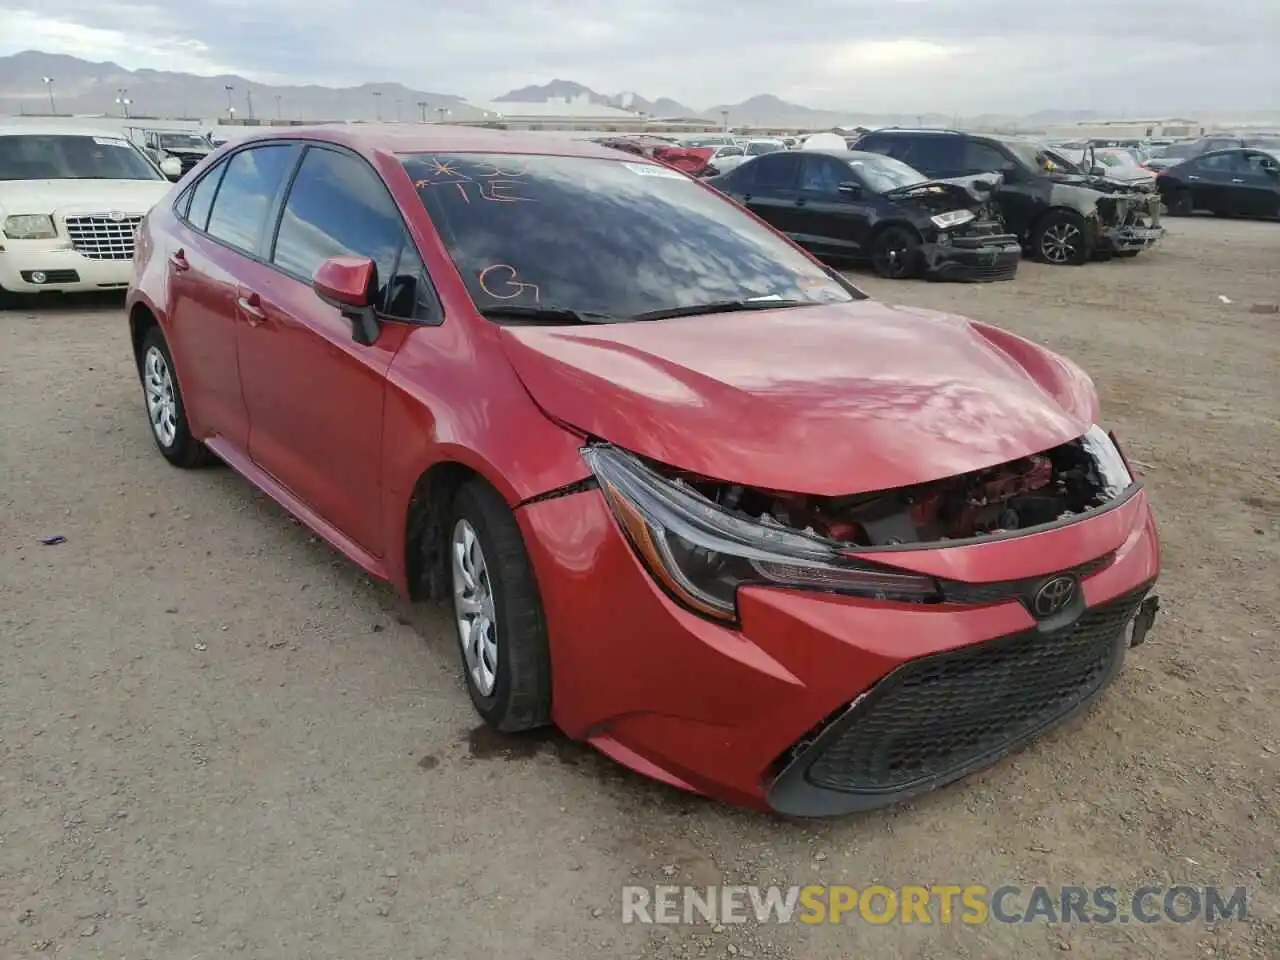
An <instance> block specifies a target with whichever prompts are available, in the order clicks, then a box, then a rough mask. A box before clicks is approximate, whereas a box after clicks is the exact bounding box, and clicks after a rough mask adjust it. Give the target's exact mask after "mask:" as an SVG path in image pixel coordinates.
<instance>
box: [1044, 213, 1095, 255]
mask: <svg viewBox="0 0 1280 960" xmlns="http://www.w3.org/2000/svg"><path fill="white" fill-rule="evenodd" d="M1031 249H1032V251H1033V252H1034V253H1035V255H1036V259H1038V260H1040V261H1042V262H1044V263H1052V264H1054V265H1056V266H1064V265H1069V266H1079V265H1080V264H1082V263H1085V262H1086V261H1088V259H1089V253H1090V250H1089V243H1088V238H1087V236H1086V234H1085V223H1084V217H1082V216H1080V215H1079V214H1078V213H1072V212H1070V211H1068V210H1055V211H1053V212H1052V213H1050V214H1048V215H1046V216H1045V217H1044V219H1042V220H1041V221H1040V223H1039V224H1038V225H1037V226H1036V229H1035V232H1034V234H1033V236H1032V238H1031Z"/></svg>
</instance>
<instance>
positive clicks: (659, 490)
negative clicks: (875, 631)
mask: <svg viewBox="0 0 1280 960" xmlns="http://www.w3.org/2000/svg"><path fill="white" fill-rule="evenodd" d="M583 456H584V457H585V458H586V461H587V463H588V464H589V465H590V467H591V469H592V471H593V472H594V473H595V476H596V479H597V480H598V481H599V483H600V489H601V491H602V492H603V493H604V496H605V499H606V500H607V501H608V503H609V506H610V508H611V509H612V510H613V514H614V516H615V517H616V518H617V520H618V523H619V525H620V526H621V527H622V529H623V531H624V532H625V533H626V535H627V538H628V539H629V540H630V541H631V544H632V546H633V547H634V548H635V549H636V552H637V553H639V554H640V557H641V559H642V560H643V561H644V563H645V565H646V566H647V567H648V568H649V571H650V573H652V574H653V576H654V577H655V578H656V579H657V580H658V582H659V583H660V584H661V585H662V586H663V587H664V588H665V589H666V590H667V592H668V593H670V594H671V595H672V596H673V597H675V598H676V599H677V600H679V601H680V602H681V603H682V604H684V605H685V606H686V607H688V608H690V609H692V610H694V611H695V612H697V613H700V614H702V615H704V616H708V617H712V618H715V619H719V620H728V621H734V620H736V619H737V592H738V587H740V586H744V585H750V584H757V585H776V586H787V587H794V588H799V589H810V590H828V591H838V592H841V593H852V594H857V595H860V596H867V597H872V598H876V599H881V600H898V601H905V602H909V603H922V602H929V601H936V600H938V599H939V593H938V587H937V584H936V583H935V582H934V580H933V579H932V578H930V577H925V576H921V575H919V574H913V573H903V572H899V571H894V570H889V569H881V568H877V567H873V566H870V565H867V564H863V563H856V562H854V561H851V560H849V559H848V558H846V557H844V556H843V555H842V554H841V553H840V551H839V550H838V549H837V547H836V545H834V544H832V543H830V542H828V541H825V540H822V539H820V538H818V537H813V536H809V535H807V534H805V533H801V532H798V531H790V530H786V529H780V528H775V527H773V526H768V525H765V524H762V523H757V522H753V521H751V520H748V519H744V518H743V517H741V516H736V515H734V514H733V513H731V512H729V511H728V510H725V509H724V508H722V507H720V506H718V505H717V504H715V503H713V502H711V501H710V500H708V499H706V498H705V497H703V496H702V495H700V494H699V493H697V492H695V491H693V490H691V489H689V488H688V487H687V486H684V485H682V484H680V483H679V482H678V481H672V480H668V479H667V478H665V477H663V476H661V475H660V474H658V473H657V472H656V471H654V470H653V469H651V468H650V467H648V466H647V465H646V464H644V463H643V462H642V461H641V460H640V459H639V458H637V457H635V456H633V455H631V454H629V453H625V452H623V451H622V450H619V449H617V448H616V447H611V446H608V445H599V446H590V447H587V448H586V449H585V450H584V451H583Z"/></svg>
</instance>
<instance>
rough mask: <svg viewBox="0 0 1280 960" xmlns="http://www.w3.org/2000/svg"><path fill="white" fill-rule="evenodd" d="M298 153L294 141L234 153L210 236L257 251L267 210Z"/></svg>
mask: <svg viewBox="0 0 1280 960" xmlns="http://www.w3.org/2000/svg"><path fill="white" fill-rule="evenodd" d="M295 156H296V154H295V153H294V146H293V144H291V143H280V144H274V143H273V144H268V145H266V146H261V147H250V148H249V149H248V150H241V151H240V152H239V153H236V154H233V155H232V157H231V159H230V160H228V161H227V169H226V172H225V173H224V174H223V175H222V184H221V186H219V187H218V193H217V195H216V196H215V197H214V201H213V209H212V210H211V211H210V212H209V226H208V227H207V231H208V233H209V236H211V237H216V238H217V239H219V240H222V241H223V242H225V243H229V244H231V245H232V246H233V247H237V248H239V249H240V250H243V251H245V252H246V253H253V254H256V253H257V252H258V247H259V241H260V239H261V237H262V234H263V228H264V227H265V226H266V221H267V214H268V213H269V212H270V210H271V207H272V204H273V203H274V202H275V198H276V194H277V193H278V192H279V190H280V184H281V182H282V181H283V180H284V178H285V174H286V173H287V172H288V171H289V169H290V167H291V166H292V164H293V160H294V158H295ZM192 206H193V207H194V206H195V203H194V198H193V203H192Z"/></svg>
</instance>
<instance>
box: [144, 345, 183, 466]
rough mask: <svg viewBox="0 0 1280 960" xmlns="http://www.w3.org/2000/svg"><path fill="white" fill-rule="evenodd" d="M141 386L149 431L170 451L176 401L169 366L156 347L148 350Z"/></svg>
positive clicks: (175, 433) (175, 426)
mask: <svg viewBox="0 0 1280 960" xmlns="http://www.w3.org/2000/svg"><path fill="white" fill-rule="evenodd" d="M143 383H144V385H145V388H146V392H147V414H148V415H149V416H150V417H151V430H152V432H153V433H154V434H155V435H156V439H157V440H158V441H160V445H161V446H162V447H171V446H173V441H174V438H175V437H176V436H177V435H178V400H177V394H176V391H175V390H174V388H173V374H172V373H171V372H170V370H169V362H168V361H167V360H166V359H165V356H164V354H163V353H162V352H161V351H160V349H159V348H158V347H152V348H151V349H149V350H148V351H147V355H146V358H145V359H144V360H143Z"/></svg>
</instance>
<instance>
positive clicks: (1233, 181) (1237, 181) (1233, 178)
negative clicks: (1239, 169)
mask: <svg viewBox="0 0 1280 960" xmlns="http://www.w3.org/2000/svg"><path fill="white" fill-rule="evenodd" d="M1231 182H1232V183H1244V180H1243V179H1242V178H1240V177H1232V178H1231Z"/></svg>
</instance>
